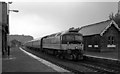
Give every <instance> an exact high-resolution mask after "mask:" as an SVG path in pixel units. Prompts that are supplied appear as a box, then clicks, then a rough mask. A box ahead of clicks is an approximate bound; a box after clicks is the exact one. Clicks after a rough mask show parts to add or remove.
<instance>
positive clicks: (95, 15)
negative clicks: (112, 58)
mask: <svg viewBox="0 0 120 74" xmlns="http://www.w3.org/2000/svg"><path fill="white" fill-rule="evenodd" d="M9 9H10V10H12V9H14V10H19V12H18V13H14V12H10V14H9V20H10V21H9V22H10V25H9V29H10V34H12V35H13V34H18V35H31V36H33V37H34V38H38V37H42V36H45V35H49V34H52V33H57V32H60V31H64V30H67V29H69V28H71V27H75V28H78V27H82V26H85V25H90V24H94V23H98V22H101V21H105V20H108V19H109V14H111V13H114V14H115V13H117V11H118V3H117V2H94V1H93V2H77V1H75V2H74V1H72V2H69V1H65V2H55V1H52V2H49V1H45V2H42V1H41V2H40V1H30V2H26V1H18V2H13V3H12V4H10V5H9Z"/></svg>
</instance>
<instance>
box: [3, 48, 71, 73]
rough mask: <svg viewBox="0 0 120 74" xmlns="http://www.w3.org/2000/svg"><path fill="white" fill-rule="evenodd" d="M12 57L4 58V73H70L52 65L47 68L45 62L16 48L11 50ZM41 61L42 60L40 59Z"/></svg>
mask: <svg viewBox="0 0 120 74" xmlns="http://www.w3.org/2000/svg"><path fill="white" fill-rule="evenodd" d="M10 50H11V53H10V54H11V55H10V56H9V57H8V56H3V57H2V72H3V73H4V72H48V73H50V72H52V73H54V72H55V74H61V73H62V74H63V73H64V72H65V73H66V72H69V71H67V70H65V69H63V68H60V67H56V66H54V68H53V67H51V66H50V64H49V66H47V65H46V64H44V63H43V62H44V60H41V61H43V62H41V61H38V60H37V59H35V58H33V57H31V56H30V55H28V54H26V53H25V52H23V51H22V49H20V48H18V47H16V48H11V49H10ZM39 60H40V58H39ZM57 69H59V70H57Z"/></svg>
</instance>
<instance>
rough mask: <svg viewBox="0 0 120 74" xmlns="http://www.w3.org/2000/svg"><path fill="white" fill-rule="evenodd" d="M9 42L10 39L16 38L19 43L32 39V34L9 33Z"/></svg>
mask: <svg viewBox="0 0 120 74" xmlns="http://www.w3.org/2000/svg"><path fill="white" fill-rule="evenodd" d="M8 38H9V42H11V41H12V40H17V41H19V42H21V43H25V42H27V41H30V40H33V37H32V36H29V35H9V36H8Z"/></svg>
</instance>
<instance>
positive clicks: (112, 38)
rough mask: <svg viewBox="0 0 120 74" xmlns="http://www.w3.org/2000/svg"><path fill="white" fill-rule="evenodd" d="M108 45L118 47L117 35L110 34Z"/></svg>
mask: <svg viewBox="0 0 120 74" xmlns="http://www.w3.org/2000/svg"><path fill="white" fill-rule="evenodd" d="M107 47H116V45H115V37H114V36H109V37H108V45H107Z"/></svg>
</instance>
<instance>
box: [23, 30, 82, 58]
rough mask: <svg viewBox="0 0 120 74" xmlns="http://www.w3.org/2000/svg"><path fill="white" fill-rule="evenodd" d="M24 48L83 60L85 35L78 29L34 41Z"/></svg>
mask: <svg viewBox="0 0 120 74" xmlns="http://www.w3.org/2000/svg"><path fill="white" fill-rule="evenodd" d="M24 46H25V47H27V48H32V49H34V50H36V51H38V50H39V51H42V52H44V53H48V54H53V55H56V56H58V57H60V58H67V59H70V60H82V59H83V54H84V48H83V47H84V44H83V35H82V34H81V33H79V32H78V30H76V29H69V30H67V31H62V32H58V33H54V34H51V35H47V36H44V37H41V38H38V39H34V40H31V41H28V42H26V43H25V44H24Z"/></svg>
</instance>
